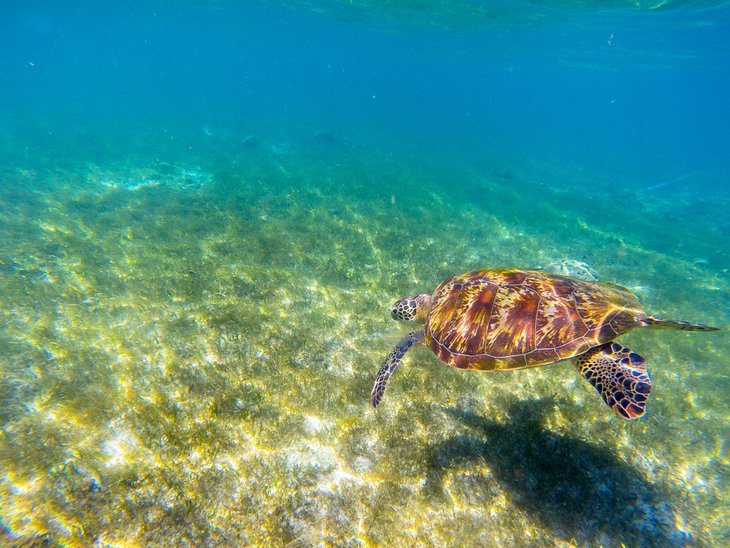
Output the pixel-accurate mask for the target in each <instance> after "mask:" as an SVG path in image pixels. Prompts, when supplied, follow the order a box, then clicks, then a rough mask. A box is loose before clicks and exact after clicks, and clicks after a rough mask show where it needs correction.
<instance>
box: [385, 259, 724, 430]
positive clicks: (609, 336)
mask: <svg viewBox="0 0 730 548" xmlns="http://www.w3.org/2000/svg"><path fill="white" fill-rule="evenodd" d="M391 313H392V315H393V318H394V319H396V320H415V321H419V322H425V324H426V325H425V329H423V330H421V331H414V332H412V333H409V334H408V335H407V336H406V337H405V338H404V339H403V340H401V341H400V342H399V343H398V344H397V345H396V347H395V348H394V349H393V351H392V352H391V353H390V354H388V357H387V358H386V360H385V363H384V364H383V366H382V367H381V368H380V371H378V374H377V376H376V378H375V384H374V386H373V390H372V393H371V398H370V401H371V403H372V405H373V407H377V406H378V404H379V403H380V400H381V399H382V398H383V393H384V392H385V386H386V383H387V382H388V379H389V378H390V376H391V375H392V374H393V371H395V369H396V367H398V364H399V363H400V362H401V360H402V359H403V356H404V355H405V353H406V352H407V351H408V349H409V348H411V346H413V345H414V344H416V343H424V344H425V345H426V346H428V347H429V348H430V349H431V351H432V352H433V353H434V354H436V356H437V357H438V358H439V359H440V360H441V361H443V362H444V363H446V364H447V365H450V366H452V367H456V368H458V369H478V370H480V371H492V370H502V369H521V368H524V367H535V366H538V365H546V364H549V363H554V362H558V361H562V360H567V359H570V358H576V365H577V366H578V370H579V371H580V372H581V374H582V375H583V376H584V377H585V378H586V379H587V380H588V382H590V383H591V384H592V385H593V386H594V387H595V388H596V390H598V392H599V393H600V394H601V397H602V398H603V401H605V402H606V404H607V405H608V406H609V407H611V408H612V409H613V410H614V411H615V412H616V413H617V414H618V415H619V416H621V417H623V418H625V419H635V418H638V417H641V416H642V415H643V414H644V411H645V407H646V400H647V398H648V396H649V394H650V393H651V388H652V385H651V379H650V378H649V373H648V372H647V370H646V366H645V362H644V358H642V357H641V356H639V355H638V354H637V353H635V352H632V351H631V350H629V349H628V348H625V347H623V346H621V345H620V344H618V343H616V342H614V339H615V338H616V337H618V336H619V335H621V334H623V333H625V332H626V331H629V330H630V329H633V328H634V327H663V328H672V329H683V330H685V331H717V330H718V328H717V327H710V326H707V325H700V324H694V323H687V322H680V321H673V320H660V319H658V318H654V317H653V316H649V315H647V314H646V313H645V312H644V311H643V310H642V308H641V305H640V304H639V300H638V299H637V298H636V296H635V295H634V294H633V293H631V291H629V290H628V289H626V288H624V287H621V286H618V285H613V284H608V283H599V282H589V281H584V280H578V279H575V278H571V277H568V276H562V275H558V274H549V273H547V272H543V271H539V270H518V269H502V270H479V271H476V272H470V273H467V274H461V275H458V276H452V277H450V278H447V279H446V280H444V281H443V282H441V284H440V285H439V286H438V287H437V288H436V291H434V292H433V295H426V294H421V295H411V296H409V297H405V298H403V299H400V300H398V301H396V302H395V303H394V304H393V307H392V310H391Z"/></svg>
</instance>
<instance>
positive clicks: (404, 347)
mask: <svg viewBox="0 0 730 548" xmlns="http://www.w3.org/2000/svg"><path fill="white" fill-rule="evenodd" d="M422 341H423V331H414V332H412V333H408V335H407V336H406V337H405V338H404V339H403V340H402V341H401V342H399V343H398V344H397V345H395V348H393V350H392V352H391V353H390V354H388V357H387V358H385V363H383V366H382V367H381V368H380V371H378V374H377V375H376V376H375V384H373V390H372V392H370V403H371V404H372V406H373V407H377V406H378V404H379V403H380V400H382V399H383V394H384V393H385V385H386V384H387V383H388V379H389V378H390V376H391V375H392V374H393V371H395V369H396V367H398V365H400V361H401V360H402V359H403V356H405V353H406V352H408V350H409V349H410V348H411V346H413V345H414V344H416V343H419V342H422Z"/></svg>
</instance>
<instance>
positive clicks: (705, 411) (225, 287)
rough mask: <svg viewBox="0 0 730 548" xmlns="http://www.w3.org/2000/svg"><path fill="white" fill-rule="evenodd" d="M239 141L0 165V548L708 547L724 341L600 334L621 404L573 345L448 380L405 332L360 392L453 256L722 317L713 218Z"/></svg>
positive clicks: (440, 163) (723, 515)
mask: <svg viewBox="0 0 730 548" xmlns="http://www.w3.org/2000/svg"><path fill="white" fill-rule="evenodd" d="M249 137H250V138H249ZM249 137H245V138H243V139H238V140H236V141H235V142H229V141H223V142H219V143H216V144H215V146H211V149H210V150H215V151H217V154H211V155H208V154H207V152H208V151H201V152H199V153H198V154H191V155H189V156H187V157H185V158H179V157H174V158H173V156H172V155H167V156H166V155H165V154H158V155H157V156H155V155H154V154H152V155H147V154H143V153H138V154H124V155H115V154H113V153H109V152H108V151H106V152H105V153H103V154H97V155H96V159H95V160H94V161H91V160H90V159H89V157H90V156H91V155H87V156H85V157H82V156H78V157H74V156H70V155H66V156H65V157H64V160H63V163H54V162H53V161H52V159H48V158H46V159H44V158H42V157H38V158H36V157H33V155H32V154H26V155H20V156H16V157H14V159H13V161H12V162H9V163H7V164H6V165H5V167H4V168H3V170H4V171H3V172H2V182H1V184H0V234H2V238H1V239H0V305H1V310H0V325H1V326H2V327H1V329H0V371H1V372H2V376H1V378H0V415H1V417H2V422H1V424H2V431H1V432H0V472H1V473H0V518H1V519H2V521H1V525H2V532H1V534H2V540H3V543H4V544H8V543H12V542H16V543H18V544H23V543H26V542H29V541H32V540H34V541H38V542H41V541H46V542H50V543H52V544H61V545H70V546H73V545H88V544H92V543H96V544H98V545H121V544H124V545H139V546H148V545H181V544H184V543H205V544H212V545H219V544H228V545H260V546H269V545H287V544H289V545H292V546H309V545H336V546H345V545H366V546H380V545H382V546H386V545H389V546H404V545H419V546H449V545H456V544H458V545H472V546H493V545H499V544H501V545H508V546H509V545H524V544H534V545H558V546H568V545H573V544H578V545H596V546H597V545H604V546H610V545H619V544H621V543H624V544H626V545H634V546H636V545H649V546H672V545H676V546H680V545H708V546H711V545H714V546H719V545H722V544H725V543H727V542H728V538H729V537H728V535H730V532H729V531H728V510H729V509H730V504H729V502H730V479H729V477H728V460H729V455H728V447H727V440H728V424H729V420H730V403H729V402H728V398H727V394H728V393H730V381H729V377H728V375H729V374H730V339H729V338H728V335H727V332H726V331H725V332H720V333H709V334H706V333H684V332H675V331H659V330H656V331H652V330H644V331H635V332H632V333H629V334H627V335H625V336H624V337H622V339H621V341H622V343H623V344H625V345H627V346H629V347H631V348H632V349H634V350H636V351H637V352H640V353H641V354H642V355H644V356H646V358H647V364H648V368H649V371H650V373H651V375H652V378H653V379H654V393H653V394H652V397H651V399H650V402H649V405H648V413H647V416H646V418H644V419H642V420H639V421H635V422H625V421H623V420H621V419H619V418H618V417H616V416H615V415H614V414H613V413H612V412H611V410H610V409H609V408H608V407H606V406H605V405H604V404H603V403H602V401H601V400H600V398H599V396H598V394H597V393H596V392H595V390H594V389H593V388H592V387H591V386H590V385H589V384H588V383H587V382H585V381H584V380H582V378H581V377H580V376H579V375H578V373H577V371H576V370H575V368H574V366H573V365H571V364H570V363H563V364H557V365H552V366H546V367H541V368H536V369H532V370H525V371H516V372H499V373H491V374H489V373H478V372H461V371H456V370H452V369H449V368H448V367H446V366H444V365H443V364H441V363H440V362H439V361H438V360H437V359H436V358H435V357H434V356H433V355H432V354H431V353H430V352H429V351H428V350H427V349H426V348H425V347H419V348H416V349H414V350H413V351H412V352H410V353H409V355H408V356H407V358H406V359H405V362H404V364H403V365H402V366H401V368H400V369H399V370H398V371H397V372H396V373H395V375H394V377H393V379H392V380H391V382H390V385H389V389H388V392H387V393H386V396H385V399H384V401H383V403H382V404H381V406H380V407H379V408H378V410H377V411H374V410H373V409H371V408H370V407H369V393H370V389H371V386H372V382H373V377H374V375H375V373H376V371H377V370H378V368H379V366H380V364H381V363H382V360H383V358H384V357H385V356H386V354H387V353H388V352H389V350H390V349H391V347H392V346H393V344H394V343H395V342H396V341H397V340H398V339H399V338H400V337H401V336H402V335H403V334H404V333H405V332H406V331H407V329H408V326H402V325H397V324H396V323H395V322H394V321H393V320H392V319H391V318H390V314H389V307H390V304H391V303H392V302H393V301H395V300H396V299H397V298H399V297H402V296H405V295H407V294H411V293H416V292H428V291H431V290H432V289H433V288H435V286H436V285H437V284H438V282H440V281H441V280H442V279H443V278H444V277H446V276H448V275H450V274H454V273H459V272H463V271H468V270H471V269H476V268H481V267H499V266H521V267H531V268H545V269H548V270H552V271H556V272H565V273H570V274H573V275H577V276H580V277H584V278H587V279H600V280H605V281H612V282H615V283H619V284H621V285H625V286H627V287H629V288H631V289H632V290H634V291H635V292H636V293H637V295H639V297H640V298H641V299H642V301H643V302H644V304H645V305H646V308H647V309H648V310H650V311H651V312H652V313H654V314H656V315H657V316H660V317H667V318H672V319H682V320H688V321H698V322H703V323H708V324H712V325H719V326H721V327H727V326H728V325H729V324H730V321H729V317H728V310H729V307H728V304H730V275H729V273H728V270H727V267H728V253H729V249H728V244H727V241H726V235H727V231H726V228H727V226H728V224H730V222H729V221H728V218H727V213H726V212H724V211H722V209H723V208H720V207H717V206H714V207H715V209H712V208H713V203H712V200H708V199H705V198H703V197H702V193H701V192H700V193H699V198H698V197H697V195H698V193H697V192H695V193H694V194H688V193H687V191H686V188H687V187H686V185H683V186H682V187H681V189H677V188H673V187H672V185H664V186H659V187H656V186H654V188H650V187H652V186H653V185H652V183H651V182H647V184H646V187H644V188H643V190H639V191H637V190H632V188H638V187H632V186H631V185H630V184H628V183H627V184H626V185H625V186H621V187H617V186H616V184H615V183H613V182H612V180H611V178H610V177H607V176H604V175H601V174H600V173H595V174H594V173H591V172H590V170H587V169H585V168H582V167H580V166H567V167H566V166H560V165H559V164H557V163H555V164H548V165H544V164H541V163H540V162H539V161H538V160H530V161H527V160H525V161H524V162H522V163H517V162H513V163H509V162H507V161H504V160H502V161H497V160H494V161H491V160H483V161H482V162H481V163H479V164H477V163H472V164H469V163H468V162H464V159H463V158H458V157H454V156H449V155H446V154H445V155H444V156H443V157H430V158H427V157H426V156H425V155H421V156H419V155H418V154H417V153H415V152H414V153H413V154H410V155H409V154H397V153H394V152H393V151H392V150H388V149H387V148H386V147H384V148H383V149H382V150H377V149H376V150H372V149H366V148H364V147H362V146H358V145H354V144H347V143H345V142H342V141H340V139H339V138H337V137H336V136H334V135H332V134H329V133H321V134H315V135H314V136H313V137H311V138H307V139H299V140H294V141H293V142H284V141H280V142H275V141H273V140H272V141H268V140H266V139H264V138H258V139H257V138H255V137H251V136H249ZM143 145H144V143H140V144H139V146H138V150H144V146H143ZM6 146H9V145H6ZM4 152H5V153H7V150H5V151H4ZM227 152H228V153H229V154H226V153H227ZM206 158H207V159H206ZM223 158H225V159H223ZM538 166H539V167H538ZM694 177H695V178H699V179H701V175H700V176H697V175H695V176H694ZM695 183H696V184H697V185H700V184H701V181H700V182H697V181H695ZM647 187H649V188H648V189H647ZM724 198H726V197H721V199H724ZM692 200H700V202H701V203H702V204H704V205H705V209H699V208H698V207H696V204H695V203H694V202H692ZM725 203H726V204H727V203H728V202H727V201H726V202H725ZM708 208H709V209H708ZM698 212H699V213H698ZM703 212H704V213H703ZM723 215H724V217H723ZM670 217H671V219H673V220H672V221H669V219H670ZM677 219H679V220H680V222H678V221H677ZM682 220H686V222H682Z"/></svg>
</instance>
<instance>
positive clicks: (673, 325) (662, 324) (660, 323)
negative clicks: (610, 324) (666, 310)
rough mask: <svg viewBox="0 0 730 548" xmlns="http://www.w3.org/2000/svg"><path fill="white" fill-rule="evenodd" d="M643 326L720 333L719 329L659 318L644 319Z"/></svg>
mask: <svg viewBox="0 0 730 548" xmlns="http://www.w3.org/2000/svg"><path fill="white" fill-rule="evenodd" d="M641 323H642V324H643V325H646V326H648V327H657V328H659V329H679V330H681V331H720V328H719V327H712V326H711V325H703V324H701V323H690V322H680V321H679V320H660V319H659V318H652V317H651V316H649V317H648V318H644V319H643V320H641Z"/></svg>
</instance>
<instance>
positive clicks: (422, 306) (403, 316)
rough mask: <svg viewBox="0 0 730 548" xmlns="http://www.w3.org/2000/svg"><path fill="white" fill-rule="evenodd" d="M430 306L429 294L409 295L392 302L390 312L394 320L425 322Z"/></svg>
mask: <svg viewBox="0 0 730 548" xmlns="http://www.w3.org/2000/svg"><path fill="white" fill-rule="evenodd" d="M429 308H431V295H426V294H425V293H422V294H421V295H409V296H408V297H404V298H402V299H400V300H397V301H395V302H394V303H393V306H392V308H391V309H390V313H391V314H392V315H393V319H394V320H404V321H407V320H413V321H417V322H425V321H426V316H427V315H428V309H429Z"/></svg>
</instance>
